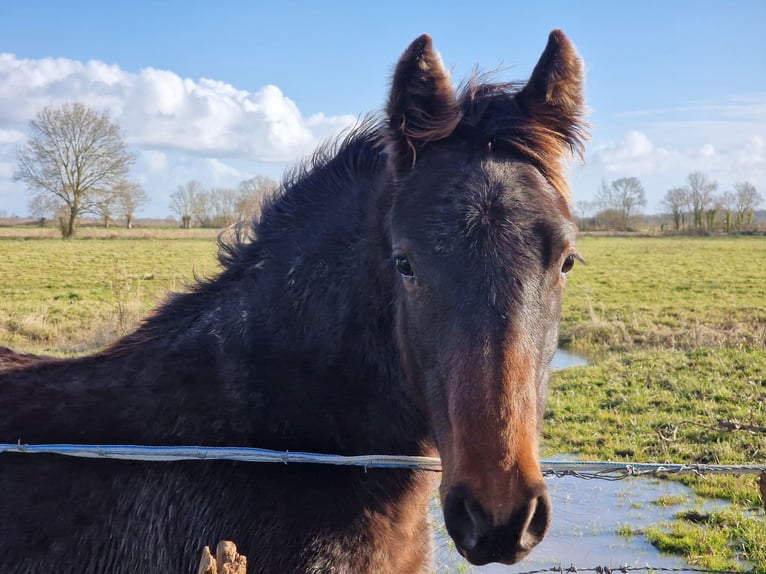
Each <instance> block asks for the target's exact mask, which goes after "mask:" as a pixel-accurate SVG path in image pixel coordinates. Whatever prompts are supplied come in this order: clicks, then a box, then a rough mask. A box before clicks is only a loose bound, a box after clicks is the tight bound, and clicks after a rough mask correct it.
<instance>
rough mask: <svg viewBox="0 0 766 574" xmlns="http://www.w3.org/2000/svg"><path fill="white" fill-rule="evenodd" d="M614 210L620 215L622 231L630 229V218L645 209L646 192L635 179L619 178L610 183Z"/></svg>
mask: <svg viewBox="0 0 766 574" xmlns="http://www.w3.org/2000/svg"><path fill="white" fill-rule="evenodd" d="M612 199H613V201H614V209H616V210H618V211H620V212H621V213H622V226H623V229H628V228H629V227H630V218H631V216H635V215H636V213H637V212H638V210H639V209H641V208H643V207H646V192H645V191H644V186H643V185H642V184H641V180H639V179H638V178H637V177H621V178H620V179H615V180H614V181H613V182H612Z"/></svg>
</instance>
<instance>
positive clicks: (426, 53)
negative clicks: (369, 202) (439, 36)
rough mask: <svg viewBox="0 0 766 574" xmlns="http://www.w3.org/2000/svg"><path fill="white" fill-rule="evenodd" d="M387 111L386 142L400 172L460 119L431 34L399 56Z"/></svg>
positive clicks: (452, 90) (449, 83)
mask: <svg viewBox="0 0 766 574" xmlns="http://www.w3.org/2000/svg"><path fill="white" fill-rule="evenodd" d="M386 112H387V113H388V130H387V132H388V133H387V141H386V144H387V148H388V152H389V154H390V156H391V160H392V162H393V164H394V168H395V170H396V171H397V172H398V171H400V170H402V169H408V168H411V167H412V166H413V165H415V162H416V161H417V155H418V152H419V151H420V150H421V149H422V148H423V147H424V146H425V145H426V144H428V143H429V142H432V141H436V140H440V139H443V138H445V137H447V136H449V135H450V134H451V133H452V132H453V131H454V130H455V127H456V126H457V124H458V122H459V121H460V110H459V108H458V104H457V100H456V98H455V90H454V88H453V87H452V82H451V81H450V78H449V73H448V72H447V70H446V69H445V68H444V64H443V63H442V60H441V58H440V57H439V54H438V53H437V52H436V51H435V50H434V49H433V45H432V42H431V37H430V36H429V35H428V34H423V35H422V36H420V37H419V38H418V39H416V40H415V41H414V42H413V43H412V44H410V46H409V48H407V50H406V51H405V52H404V54H402V57H401V58H400V59H399V63H398V64H397V65H396V71H395V72H394V79H393V82H392V85H391V94H390V96H389V99H388V105H387V107H386Z"/></svg>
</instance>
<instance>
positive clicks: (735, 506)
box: [0, 230, 766, 573]
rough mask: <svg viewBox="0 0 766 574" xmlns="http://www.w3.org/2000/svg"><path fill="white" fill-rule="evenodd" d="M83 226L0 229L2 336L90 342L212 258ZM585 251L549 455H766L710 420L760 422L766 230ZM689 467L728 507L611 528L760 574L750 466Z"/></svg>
mask: <svg viewBox="0 0 766 574" xmlns="http://www.w3.org/2000/svg"><path fill="white" fill-rule="evenodd" d="M9 234H10V235H13V234H12V233H10V232H9ZM2 235H3V234H2V233H0V236H2ZM112 235H114V238H111V239H109V240H105V238H107V237H112ZM91 237H100V238H102V239H78V240H74V241H62V240H60V239H56V238H44V239H41V238H38V239H27V240H19V239H13V238H0V252H2V254H3V256H2V257H0V344H3V345H9V346H12V347H16V348H18V349H19V350H25V351H31V352H46V353H58V354H62V353H63V354H66V353H77V352H84V351H87V350H92V349H94V348H96V347H98V346H101V345H103V344H105V343H107V342H109V341H110V340H112V339H114V338H115V337H116V336H118V335H120V334H122V333H124V332H126V331H127V330H129V329H131V328H133V327H134V326H135V325H136V324H137V321H138V320H139V319H140V317H142V316H145V315H146V314H147V313H148V312H150V310H151V309H152V307H154V306H155V305H156V304H157V303H158V302H159V301H160V300H162V298H163V297H164V296H166V294H167V292H168V291H169V290H182V289H184V288H185V286H186V285H188V284H189V283H190V282H191V281H193V274H194V273H196V274H198V275H202V276H209V275H211V274H213V273H215V272H216V270H217V262H216V260H215V252H216V245H215V241H214V235H213V234H212V233H209V232H208V233H196V234H194V233H187V232H185V231H182V230H161V231H145V232H143V234H142V235H137V234H134V232H133V231H131V232H125V231H119V232H117V231H114V233H113V234H111V235H110V234H107V232H106V231H98V232H96V231H94V232H93V234H91ZM135 237H142V239H130V238H135ZM578 249H579V250H580V252H581V253H582V254H583V256H584V257H585V259H586V261H587V262H588V264H587V265H585V266H583V265H578V266H576V267H575V269H574V270H573V271H572V273H571V274H570V278H569V285H568V286H567V294H566V297H565V301H564V311H563V317H562V327H561V337H562V341H563V342H564V343H565V344H566V345H568V346H570V347H572V348H573V349H575V350H579V351H581V352H585V353H587V354H589V355H590V356H592V357H594V359H595V360H594V362H593V363H592V364H591V365H589V366H585V367H576V368H571V369H568V370H565V371H560V372H557V373H555V374H554V377H553V379H552V381H551V392H550V398H549V408H548V412H547V415H546V424H545V425H544V437H543V445H544V450H545V454H547V455H550V454H553V453H570V454H573V455H576V456H578V457H580V458H583V459H590V460H595V459H600V460H606V459H608V460H622V461H637V462H682V463H692V462H700V463H729V464H764V463H766V435H764V434H762V433H753V432H747V431H736V432H730V431H725V430H722V429H719V428H717V423H718V421H719V420H735V421H738V422H741V423H748V424H752V425H756V426H766V344H765V343H764V341H765V340H766V239H764V238H758V237H743V238H737V237H729V238H633V237H631V238H627V237H582V238H580V240H579V241H578ZM684 481H685V482H686V483H687V484H689V485H690V486H691V487H692V488H693V489H694V490H695V491H696V492H697V493H698V494H701V495H703V496H715V497H720V498H724V499H726V500H727V501H730V502H731V504H730V506H728V507H726V508H725V509H724V510H716V511H712V512H709V513H707V514H700V513H699V512H696V511H695V512H696V514H695V513H689V512H686V513H684V512H682V511H679V514H678V516H677V517H676V519H675V520H674V521H672V522H671V523H668V524H657V525H655V526H653V527H651V528H648V529H645V530H642V531H636V530H634V529H632V528H631V526H630V525H629V524H626V525H622V526H621V528H620V533H621V534H622V535H625V536H645V537H646V538H647V540H649V541H650V542H651V543H652V544H654V545H655V546H657V547H658V548H660V549H662V550H663V551H669V552H674V553H677V554H679V555H681V556H683V557H684V558H685V559H686V560H687V561H689V562H690V563H692V564H694V565H697V566H699V567H707V568H728V569H740V570H742V569H746V568H749V567H753V568H754V569H755V571H756V572H759V573H766V556H765V555H764V552H766V550H765V549H766V526H764V520H765V519H764V511H763V506H762V501H761V500H760V496H759V494H758V489H757V486H756V484H755V478H754V477H734V476H724V477H706V478H694V477H692V478H687V479H684ZM657 504H658V505H671V506H679V507H683V505H684V502H683V501H681V500H676V499H672V500H670V499H668V500H662V499H660V500H658V501H657ZM554 558H555V557H554ZM562 558H563V557H562Z"/></svg>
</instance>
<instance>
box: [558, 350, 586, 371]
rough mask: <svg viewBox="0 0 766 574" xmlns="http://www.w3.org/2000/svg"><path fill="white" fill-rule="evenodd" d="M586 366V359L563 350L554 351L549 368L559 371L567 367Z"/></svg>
mask: <svg viewBox="0 0 766 574" xmlns="http://www.w3.org/2000/svg"><path fill="white" fill-rule="evenodd" d="M587 364H588V358H587V357H583V356H582V355H576V354H575V353H572V352H570V351H567V350H565V349H556V354H555V355H553V361H551V368H552V369H553V370H554V371H557V370H559V369H566V368H567V367H581V366H583V365H587Z"/></svg>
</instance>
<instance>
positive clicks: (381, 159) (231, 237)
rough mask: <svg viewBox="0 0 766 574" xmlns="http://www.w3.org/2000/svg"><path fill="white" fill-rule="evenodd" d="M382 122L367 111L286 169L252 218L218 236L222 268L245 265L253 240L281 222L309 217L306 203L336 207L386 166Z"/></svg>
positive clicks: (292, 223)
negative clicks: (365, 114) (366, 179)
mask: <svg viewBox="0 0 766 574" xmlns="http://www.w3.org/2000/svg"><path fill="white" fill-rule="evenodd" d="M383 126H384V122H383V120H382V118H380V117H379V116H377V115H368V116H366V117H364V118H362V119H360V120H359V121H358V122H357V123H356V124H355V125H353V126H352V127H350V128H348V129H346V130H344V131H343V132H341V134H340V135H338V136H337V137H335V138H333V139H330V140H328V141H326V142H324V143H323V144H322V145H320V146H319V147H318V148H317V149H316V150H315V151H314V153H313V154H312V155H310V156H309V157H308V158H306V159H304V160H302V161H300V162H299V163H298V164H297V165H295V166H293V167H292V168H289V169H288V170H287V171H286V172H285V174H284V175H283V177H282V181H281V182H280V185H279V186H278V187H277V188H276V189H275V190H274V191H273V192H272V193H271V194H269V195H267V196H266V197H265V198H264V200H263V204H262V206H261V209H260V210H259V213H257V214H256V215H254V216H253V217H252V218H251V219H240V220H239V221H238V222H237V223H236V224H234V225H233V226H232V227H231V228H230V229H228V230H226V231H225V232H224V233H221V234H220V235H219V237H218V261H219V262H220V264H221V266H222V267H223V268H224V269H229V268H232V267H236V266H241V265H243V264H245V265H247V262H248V261H252V259H253V258H254V257H257V254H256V251H258V250H257V249H256V248H254V247H253V245H254V244H255V243H257V242H258V241H268V238H269V236H270V233H271V231H272V230H273V229H277V228H284V225H285V221H290V226H291V227H292V228H296V227H299V226H300V224H301V223H302V221H301V220H302V219H304V218H305V217H306V216H311V217H313V210H312V209H310V208H311V207H320V206H322V205H323V204H324V205H325V206H327V205H335V206H336V208H335V209H338V208H340V206H341V205H342V204H343V194H344V193H346V192H349V191H350V192H354V191H355V190H356V189H357V188H360V187H364V183H365V181H364V175H365V174H369V176H370V177H371V178H372V177H374V176H375V174H378V173H379V172H380V170H381V169H382V168H383V167H384V166H385V164H386V157H385V154H384V153H383V150H382V148H381V146H380V144H379V140H380V137H381V135H380V134H381V130H382V128H383ZM364 191H366V190H364ZM364 191H362V192H361V193H364ZM330 196H332V197H330ZM331 199H332V200H333V201H330V200H331ZM324 200H327V202H325V201H324ZM307 207H308V208H309V209H306V208H307ZM307 223H309V224H311V223H312V222H310V221H309V222H307ZM313 223H314V224H316V220H315V221H314V222H313Z"/></svg>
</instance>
